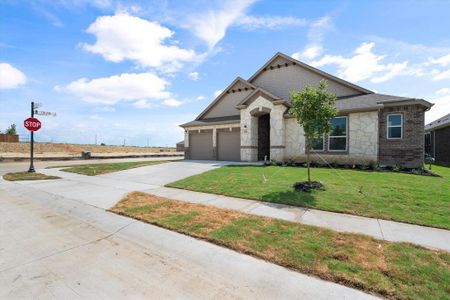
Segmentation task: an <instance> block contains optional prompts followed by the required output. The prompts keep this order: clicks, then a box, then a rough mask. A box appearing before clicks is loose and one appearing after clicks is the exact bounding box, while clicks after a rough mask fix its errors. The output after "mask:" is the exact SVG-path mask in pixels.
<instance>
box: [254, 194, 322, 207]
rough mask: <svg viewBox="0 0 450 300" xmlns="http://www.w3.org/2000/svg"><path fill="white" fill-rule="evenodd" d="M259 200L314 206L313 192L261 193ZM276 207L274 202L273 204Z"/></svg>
mask: <svg viewBox="0 0 450 300" xmlns="http://www.w3.org/2000/svg"><path fill="white" fill-rule="evenodd" d="M261 200H263V201H266V202H271V203H280V204H287V205H293V206H303V207H316V198H315V195H314V194H313V193H308V192H296V191H284V192H274V193H269V194H266V195H263V196H262V197H261ZM274 206H275V207H276V204H274Z"/></svg>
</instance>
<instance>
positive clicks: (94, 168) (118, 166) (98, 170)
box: [52, 160, 168, 176]
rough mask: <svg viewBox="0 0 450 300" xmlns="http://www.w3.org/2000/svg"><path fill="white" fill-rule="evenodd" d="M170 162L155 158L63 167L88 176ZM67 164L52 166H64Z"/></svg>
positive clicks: (68, 170) (67, 170)
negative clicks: (151, 159)
mask: <svg viewBox="0 0 450 300" xmlns="http://www.w3.org/2000/svg"><path fill="white" fill-rule="evenodd" d="M165 162H168V161H167V160H153V161H133V162H119V163H105V164H84V165H75V166H70V167H69V166H67V167H68V168H65V169H62V171H65V172H71V173H77V174H81V175H87V176H95V175H101V174H106V173H112V172H117V171H123V170H128V169H133V168H139V167H144V166H150V165H156V164H161V163H165ZM62 167H65V166H59V167H52V168H62Z"/></svg>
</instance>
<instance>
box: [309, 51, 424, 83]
mask: <svg viewBox="0 0 450 300" xmlns="http://www.w3.org/2000/svg"><path fill="white" fill-rule="evenodd" d="M374 47H375V43H363V44H361V45H360V46H359V47H358V48H357V49H356V50H355V51H354V52H353V56H351V57H349V58H347V57H343V56H340V55H325V56H323V57H322V58H321V59H319V60H316V61H313V62H312V63H311V64H312V65H313V66H315V67H322V66H325V65H330V64H334V65H337V68H338V70H337V75H338V76H339V77H341V78H343V79H346V80H349V81H351V82H358V81H361V80H365V79H371V81H372V82H374V83H380V82H384V81H386V80H389V79H392V78H394V77H397V76H401V75H415V76H419V75H421V72H420V70H418V69H412V68H411V69H410V68H408V62H407V61H404V62H401V63H388V64H383V63H382V60H383V59H385V57H386V56H385V55H377V54H375V53H374V52H373V48H374Z"/></svg>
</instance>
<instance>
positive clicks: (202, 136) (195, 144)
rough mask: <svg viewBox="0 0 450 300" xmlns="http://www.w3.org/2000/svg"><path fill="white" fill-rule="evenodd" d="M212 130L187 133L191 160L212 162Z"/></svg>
mask: <svg viewBox="0 0 450 300" xmlns="http://www.w3.org/2000/svg"><path fill="white" fill-rule="evenodd" d="M212 141H213V140H212V130H208V131H201V132H198V131H193V132H190V133H189V148H190V150H191V159H206V160H214V156H213V144H212Z"/></svg>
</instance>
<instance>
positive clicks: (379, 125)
mask: <svg viewBox="0 0 450 300" xmlns="http://www.w3.org/2000/svg"><path fill="white" fill-rule="evenodd" d="M321 79H325V80H327V81H328V88H329V89H330V90H331V91H332V92H334V93H335V94H336V95H337V97H338V100H337V102H336V107H337V108H338V111H339V113H338V116H337V117H336V118H334V119H333V120H332V125H333V131H332V132H331V133H330V134H329V135H328V136H325V135H324V136H323V138H321V139H318V140H315V141H314V150H313V151H312V152H313V154H314V155H311V156H312V157H313V159H314V160H316V161H318V162H324V161H327V162H330V163H331V162H333V163H334V162H335V163H344V164H345V163H350V164H366V163H371V162H374V163H379V164H380V165H401V166H404V167H421V166H422V165H423V156H424V140H423V134H424V114H425V111H426V110H428V109H429V108H430V107H431V106H432V104H431V103H429V102H427V101H425V100H422V99H415V98H408V97H397V96H390V95H383V94H377V93H374V92H372V91H370V90H368V89H365V88H363V87H360V86H358V85H355V84H353V83H350V82H348V81H345V80H343V79H340V78H337V77H335V76H333V75H330V74H328V73H326V72H323V71H321V70H319V69H316V68H314V67H312V66H309V65H307V64H305V63H302V62H300V61H298V60H295V59H293V58H292V57H290V56H287V55H285V54H282V53H277V54H275V55H274V56H273V57H272V58H271V59H270V60H269V61H268V62H266V63H265V64H264V65H263V66H262V67H261V68H260V69H259V70H258V71H256V73H255V74H253V76H251V77H250V78H249V79H248V80H245V79H243V78H241V77H237V78H236V79H235V80H234V81H233V82H231V84H230V85H228V87H226V88H225V89H224V90H223V92H222V93H221V94H220V95H219V96H218V97H217V98H216V99H215V100H214V101H213V102H212V103H211V104H210V105H208V107H206V109H205V110H203V111H202V112H201V113H200V114H199V115H198V117H197V118H196V119H195V120H193V121H191V122H188V123H185V124H182V125H180V126H181V127H183V128H184V130H185V139H184V146H185V153H186V158H187V159H206V160H230V161H259V160H269V159H270V160H275V161H288V160H295V161H305V158H306V156H305V137H304V132H303V130H302V127H301V126H300V125H298V123H297V121H296V119H295V118H293V116H291V115H290V114H289V113H288V110H289V107H291V104H290V101H289V95H290V92H291V91H294V90H301V89H303V88H304V87H305V86H306V85H316V86H317V85H318V83H319V81H320V80H321Z"/></svg>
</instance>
